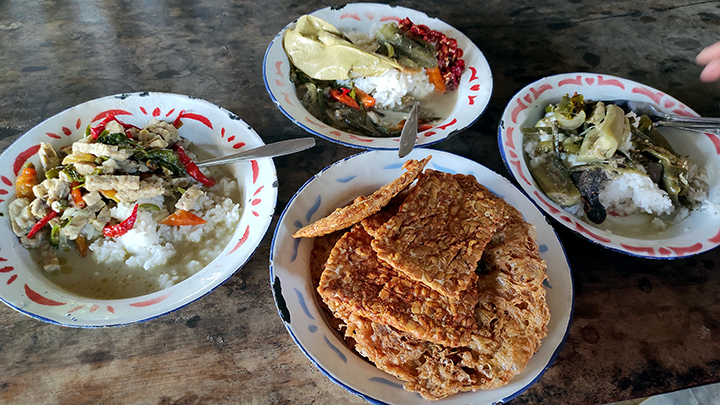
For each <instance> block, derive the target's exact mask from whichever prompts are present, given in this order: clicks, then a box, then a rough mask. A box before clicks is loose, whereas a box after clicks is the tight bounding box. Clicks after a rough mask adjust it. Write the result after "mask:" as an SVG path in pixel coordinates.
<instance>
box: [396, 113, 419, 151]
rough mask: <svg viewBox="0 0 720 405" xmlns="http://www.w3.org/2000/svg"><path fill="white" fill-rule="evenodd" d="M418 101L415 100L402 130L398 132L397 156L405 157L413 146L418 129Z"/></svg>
mask: <svg viewBox="0 0 720 405" xmlns="http://www.w3.org/2000/svg"><path fill="white" fill-rule="evenodd" d="M419 105H420V103H419V102H417V101H416V102H415V103H414V104H413V106H412V108H411V109H410V115H409V116H408V117H407V119H406V120H405V125H403V129H402V132H400V146H399V147H398V157H401V158H403V157H405V156H407V154H408V153H410V152H412V150H413V148H414V147H415V139H416V138H417V129H418V106H419Z"/></svg>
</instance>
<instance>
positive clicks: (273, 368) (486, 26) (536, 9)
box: [0, 0, 720, 404]
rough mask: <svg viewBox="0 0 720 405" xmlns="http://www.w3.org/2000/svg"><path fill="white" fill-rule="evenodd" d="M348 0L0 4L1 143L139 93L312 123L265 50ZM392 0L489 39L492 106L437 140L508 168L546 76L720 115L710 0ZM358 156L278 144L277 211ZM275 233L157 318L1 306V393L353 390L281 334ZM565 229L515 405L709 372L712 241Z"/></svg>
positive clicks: (153, 400)
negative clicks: (549, 354)
mask: <svg viewBox="0 0 720 405" xmlns="http://www.w3.org/2000/svg"><path fill="white" fill-rule="evenodd" d="M341 4H343V3H340V2H336V1H331V2H330V3H323V2H319V1H316V0H308V1H303V2H287V1H276V0H269V1H257V2H251V1H229V0H204V1H191V0H178V1H159V2H150V1H147V2H133V1H122V2H64V1H44V2H40V1H26V0H4V1H0V148H4V147H7V146H8V145H9V144H10V143H11V142H12V141H13V140H15V139H17V137H18V136H20V135H21V134H22V133H24V132H25V131H27V130H28V129H30V128H32V127H33V126H34V125H36V124H38V123H39V122H41V121H42V120H44V119H45V118H48V117H50V116H52V115H54V114H56V113H58V112H60V111H62V110H64V109H66V108H68V107H71V106H73V105H76V104H79V103H81V102H84V101H88V100H91V99H94V98H98V97H102V96H106V95H110V94H116V93H121V92H136V91H163V92H172V93H181V94H188V95H191V96H194V97H198V98H202V99H206V100H208V101H210V102H213V103H215V104H218V105H221V106H223V107H225V108H227V109H229V110H230V111H233V112H234V113H236V114H238V115H239V116H240V117H242V118H243V119H244V120H245V121H247V122H248V123H249V124H250V125H251V126H252V127H253V128H254V129H255V130H256V131H257V132H258V133H259V134H260V135H261V136H262V137H263V139H264V140H265V142H273V141H278V140H282V139H286V138H290V137H300V136H305V134H304V133H303V131H302V130H301V129H300V128H298V127H296V126H295V125H293V124H292V123H291V122H290V121H289V120H288V119H287V118H286V117H285V116H284V115H283V114H282V113H281V112H280V111H279V110H278V109H277V108H276V107H275V106H274V105H273V104H272V102H271V101H270V98H269V97H268V96H267V94H266V91H265V88H264V85H263V81H262V74H261V68H262V58H263V55H264V52H265V50H266V47H267V45H268V44H269V42H270V41H271V40H272V38H273V37H274V36H275V35H276V34H277V32H279V31H280V30H281V29H282V28H283V27H284V26H285V25H286V24H287V23H288V22H290V21H292V20H293V19H295V18H297V17H299V16H300V15H302V14H304V13H308V12H311V11H313V10H316V9H318V8H321V7H324V6H327V5H336V6H338V5H341ZM393 4H396V3H395V2H393ZM397 4H401V5H404V6H406V7H410V8H415V9H419V10H422V11H425V12H426V13H428V14H429V15H431V16H436V17H439V18H441V19H442V20H444V21H446V22H447V23H449V24H451V25H453V26H454V27H456V28H458V29H459V30H461V31H463V32H464V33H465V34H466V35H468V36H469V37H470V38H471V39H472V40H473V41H474V42H475V43H476V44H477V45H478V47H479V48H480V49H481V50H482V51H483V52H484V53H485V56H486V57H487V59H488V60H489V62H490V65H491V68H492V70H493V73H494V92H493V97H492V100H491V103H490V106H489V108H488V109H487V111H486V112H485V114H484V115H483V117H482V118H481V119H480V120H479V121H478V122H476V123H475V124H474V125H473V126H472V127H471V128H469V129H468V130H466V131H464V132H463V133H461V134H459V135H457V136H455V137H454V138H452V139H450V140H447V141H445V142H443V143H440V144H438V145H437V146H436V148H437V149H442V150H446V151H449V152H453V153H456V154H459V155H462V156H465V157H468V158H470V159H473V160H475V161H477V162H480V163H482V164H483V165H485V166H487V167H489V168H491V169H493V170H495V171H497V172H498V173H500V174H502V175H504V176H508V177H509V174H508V172H507V171H506V170H505V168H504V166H503V164H502V161H501V158H500V154H499V153H498V146H497V136H496V134H497V127H498V121H499V118H500V115H501V113H502V111H503V109H504V107H505V105H506V104H507V102H508V101H509V100H510V99H511V97H512V96H513V95H514V94H515V92H517V91H518V90H519V89H521V88H522V87H524V86H525V85H526V84H528V83H530V82H532V81H534V80H536V79H538V78H540V77H543V76H547V75H551V74H556V73H564V72H574V71H591V72H597V73H605V74H612V75H617V76H621V77H625V78H629V79H633V80H637V81H640V82H643V83H645V84H647V85H650V86H652V87H655V88H657V89H660V90H662V91H664V92H667V93H668V94H671V95H673V96H675V97H676V98H678V99H680V100H681V101H683V102H684V103H686V104H687V105H688V106H690V107H691V108H693V109H695V110H696V111H698V112H699V113H700V114H702V115H720V108H719V107H718V102H719V101H720V85H718V84H702V83H701V82H700V81H699V80H698V75H699V72H700V67H698V66H696V65H695V64H694V62H693V60H694V57H695V55H696V54H697V53H698V52H699V51H700V50H701V49H702V48H703V47H704V46H707V45H709V44H711V43H713V42H715V41H716V40H718V39H720V9H719V7H720V2H718V1H693V2H691V1H670V0H656V1H645V2H625V1H617V0H611V1H606V2H591V1H587V0H571V1H565V0H548V1H543V2H536V1H530V0H519V1H513V2H507V1H475V2H465V1H443V2H433V1H428V0H417V1H406V2H401V3H397ZM356 152H358V151H357V150H354V149H350V148H346V147H343V146H339V145H336V144H332V143H329V142H326V141H324V140H322V139H318V146H316V147H315V148H313V149H311V150H308V151H305V152H302V153H298V154H296V155H292V156H287V157H281V158H277V159H275V163H276V166H277V170H278V177H279V180H280V188H279V192H280V194H279V201H278V205H277V214H278V215H279V213H280V212H281V211H282V210H283V209H284V207H285V205H286V204H287V201H288V200H289V198H290V197H291V196H292V195H293V194H294V192H295V191H296V190H297V189H298V188H299V187H300V186H301V185H302V184H303V183H304V182H305V181H306V180H307V179H308V178H310V177H311V176H312V175H313V174H315V173H317V172H318V171H320V170H321V169H322V168H323V167H325V166H327V165H328V164H330V163H332V162H334V161H336V160H338V159H340V158H343V157H346V156H349V155H352V154H354V153H356ZM275 218H276V219H277V215H276V217H275ZM554 225H557V224H554ZM274 226H275V223H273V224H272V225H271V231H272V229H274ZM271 231H270V232H268V234H267V235H266V237H265V239H264V241H263V243H262V245H261V246H260V248H259V249H258V250H257V252H256V253H255V255H254V256H253V258H252V259H251V260H250V261H249V262H248V263H247V264H246V265H245V266H244V267H243V268H242V269H240V270H239V271H238V272H237V273H236V274H235V275H234V276H233V277H232V278H230V279H229V280H228V281H227V282H226V283H224V284H223V285H222V286H221V287H219V288H218V289H216V290H215V291H213V292H211V293H210V294H208V295H207V296H205V297H203V298H201V299H199V300H197V301H195V302H193V303H192V304H190V305H188V306H187V307H185V308H182V309H180V310H178V311H176V312H173V313H170V314H167V315H165V316H161V317H159V318H157V319H154V320H151V321H148V322H144V323H140V324H135V325H128V326H123V327H119V328H110V329H89V330H83V329H70V328H62V327H58V326H53V325H49V324H45V323H42V322H40V321H37V320H34V319H31V318H29V317H26V316H24V315H21V314H19V313H17V312H15V311H14V310H12V309H10V308H8V307H6V306H0V403H7V404H25V403H27V404H41V403H48V404H218V403H254V404H296V403H303V404H307V403H318V404H326V403H327V404H332V403H346V404H355V403H357V404H359V403H363V400H362V399H360V398H358V397H355V396H353V395H352V394H349V393H347V392H346V391H345V390H343V389H342V388H341V387H339V386H337V385H335V384H333V383H332V382H331V381H329V380H328V379H327V378H326V377H325V376H323V375H322V374H321V373H320V372H319V371H318V370H317V369H315V367H314V366H313V365H312V364H311V362H310V361H309V360H308V359H306V358H305V357H304V355H303V354H302V352H301V351H300V350H299V349H298V348H297V347H296V346H295V344H294V343H293V341H292V339H291V338H290V336H289V335H288V333H287V332H286V330H285V328H284V326H283V324H282V321H281V319H280V317H279V316H278V315H277V311H276V309H275V306H274V303H273V299H272V294H271V290H270V285H269V274H268V256H269V246H270V239H271V235H272V232H271ZM558 233H559V235H560V237H561V239H562V241H563V243H564V245H565V248H566V250H567V253H568V256H569V259H570V263H571V266H572V268H573V277H574V282H575V288H576V291H577V295H576V302H575V314H574V319H573V322H572V326H571V330H570V334H569V336H568V339H567V342H566V344H565V345H564V347H563V349H562V351H561V352H560V354H559V357H558V359H557V361H556V362H555V364H554V365H553V366H552V367H551V368H550V369H549V370H548V371H547V372H546V373H545V375H544V376H543V377H542V378H541V379H540V381H539V382H538V383H537V384H535V385H534V386H532V387H531V388H530V389H529V390H528V391H527V392H526V393H524V394H523V395H521V396H520V397H518V398H517V399H515V400H513V401H512V403H513V404H545V403H577V404H588V403H604V402H610V401H617V400H621V399H629V398H636V397H642V396H647V395H651V394H656V393H660V392H666V391H671V390H677V389H681V388H686V387H691V386H695V385H700V384H705V383H709V382H717V381H720V344H719V343H718V342H719V341H720V339H718V336H719V334H720V329H719V327H720V325H719V323H720V316H719V314H720V273H719V272H718V271H717V267H716V262H720V251H718V250H715V251H711V252H708V253H705V254H702V255H699V256H696V257H691V258H688V259H682V260H674V261H649V260H642V259H636V258H631V257H629V256H625V255H621V254H618V253H614V252H610V251H607V250H605V249H602V248H600V247H597V246H594V245H593V244H591V243H589V242H586V241H584V240H582V239H580V238H578V237H577V236H575V235H574V234H572V233H571V232H569V231H567V230H565V229H563V228H560V227H558Z"/></svg>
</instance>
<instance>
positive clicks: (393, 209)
mask: <svg viewBox="0 0 720 405" xmlns="http://www.w3.org/2000/svg"><path fill="white" fill-rule="evenodd" d="M408 194H410V192H409V190H404V191H402V192H401V193H399V194H398V195H396V196H395V197H394V198H393V199H392V200H390V202H389V203H387V205H386V206H384V207H383V208H382V209H381V210H380V211H378V212H376V213H375V214H372V215H370V216H369V217H367V218H365V219H363V220H362V221H361V222H360V223H361V224H362V226H363V228H365V231H366V232H367V233H369V234H370V236H372V237H373V238H374V237H375V232H377V230H378V229H380V227H382V226H383V225H384V224H385V223H386V222H387V221H388V220H389V219H390V218H392V217H394V216H395V215H397V213H398V211H400V206H401V205H402V203H403V202H405V199H406V198H407V196H408Z"/></svg>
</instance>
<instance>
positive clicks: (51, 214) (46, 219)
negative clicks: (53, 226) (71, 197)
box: [27, 210, 58, 239]
mask: <svg viewBox="0 0 720 405" xmlns="http://www.w3.org/2000/svg"><path fill="white" fill-rule="evenodd" d="M56 216H58V213H57V211H53V210H50V212H48V213H47V215H45V216H44V217H43V218H42V219H41V220H39V221H38V222H37V223H36V224H35V225H33V227H32V228H31V229H30V232H28V234H27V238H28V239H30V238H32V237H33V235H35V234H36V233H38V231H39V230H41V229H42V228H43V227H44V226H45V225H47V223H48V222H50V220H51V219H53V218H55V217H56Z"/></svg>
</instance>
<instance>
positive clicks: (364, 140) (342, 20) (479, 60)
mask: <svg viewBox="0 0 720 405" xmlns="http://www.w3.org/2000/svg"><path fill="white" fill-rule="evenodd" d="M310 16H314V17H317V18H320V19H322V20H324V21H326V22H327V23H330V24H331V25H333V26H334V27H335V28H337V29H338V30H339V31H340V32H342V33H343V35H345V36H346V37H348V38H350V39H351V40H352V41H353V43H354V44H356V45H358V46H362V43H363V41H364V40H366V39H367V38H369V37H372V35H373V33H374V32H375V31H376V30H377V29H378V28H379V27H380V26H381V25H383V24H386V23H388V22H398V21H400V20H402V19H404V18H409V19H410V20H411V21H412V22H413V23H415V24H422V25H426V26H428V27H429V28H430V29H432V30H436V31H439V32H441V33H442V34H444V35H446V36H448V37H451V38H454V39H456V40H457V46H458V48H460V49H462V51H463V56H462V59H463V60H464V62H465V69H464V71H463V73H462V76H461V77H460V83H459V85H458V86H457V89H456V90H454V91H447V92H446V93H445V94H442V95H441V97H432V94H430V93H432V92H433V85H432V84H430V83H429V82H428V79H427V77H426V75H425V73H422V72H420V73H418V74H404V73H400V72H399V71H397V70H395V69H392V70H391V71H390V72H387V73H386V74H385V75H382V76H374V77H373V76H368V77H360V78H355V79H353V81H354V85H355V87H357V88H361V89H363V90H365V91H366V92H368V93H371V94H372V96H373V97H374V98H375V100H376V101H377V105H380V106H383V105H384V106H390V105H393V104H397V103H399V100H400V99H401V98H402V97H403V96H405V95H412V96H413V97H415V98H417V99H421V107H422V106H423V105H424V104H423V103H426V105H427V106H428V109H429V110H431V111H434V112H436V113H437V116H438V120H436V122H434V123H433V124H432V128H429V129H426V130H421V131H420V132H419V133H418V136H417V142H416V145H417V146H419V147H423V146H429V145H432V144H435V143H437V142H441V141H443V140H444V139H446V138H448V137H449V136H452V135H454V134H457V133H459V132H461V131H463V130H465V129H466V128H468V127H469V126H471V125H472V124H473V123H474V122H475V121H476V120H477V119H478V118H479V117H480V116H481V115H482V113H483V112H484V111H485V109H486V107H487V105H488V103H489V101H490V95H491V94H492V87H493V79H492V73H491V71H490V66H489V64H488V62H487V60H486V59H485V56H484V55H483V53H482V52H481V51H480V49H478V47H477V46H476V45H475V44H474V43H473V42H472V41H471V40H470V39H469V38H468V37H467V36H465V35H464V34H463V33H462V32H460V31H458V30H457V29H455V28H453V27H452V26H450V25H448V24H446V23H445V22H443V21H441V20H439V19H437V18H431V17H429V16H427V15H426V14H424V13H422V12H420V11H416V10H412V9H409V8H405V7H400V6H390V5H387V4H374V3H357V4H355V3H353V4H347V5H345V6H343V7H340V8H334V7H327V8H323V9H320V10H317V11H315V12H313V13H310ZM295 24H296V22H291V23H290V24H288V25H287V26H286V27H285V28H284V29H283V30H282V31H281V32H280V33H278V34H277V36H275V38H274V39H273V41H272V42H271V43H270V45H269V46H268V49H267V51H266V53H265V57H264V60H263V78H264V81H265V87H266V89H267V91H268V94H269V95H270V98H271V99H272V101H273V103H274V104H275V105H276V106H277V107H278V108H279V109H280V111H281V112H282V113H283V114H284V115H285V116H286V117H288V118H289V119H290V120H291V121H292V122H293V123H295V124H296V125H298V126H299V127H301V128H302V129H304V130H305V131H307V132H309V133H311V134H314V135H317V136H319V137H322V138H325V139H327V140H329V141H332V142H336V143H340V144H342V145H345V146H350V147H355V148H362V149H398V145H399V140H400V139H399V136H394V137H374V136H366V135H360V134H357V133H351V132H346V131H343V130H340V129H337V128H334V127H333V126H330V125H328V124H327V123H325V122H323V121H321V120H319V119H318V118H316V117H315V116H313V115H312V114H310V113H309V112H308V111H307V110H306V109H305V108H304V107H303V105H302V103H301V102H300V100H299V99H298V96H297V94H296V91H295V85H294V83H293V82H292V81H291V79H290V70H291V63H290V61H289V59H288V56H287V54H286V53H285V50H284V49H283V37H284V35H285V32H286V31H287V30H288V29H291V28H293V27H294V26H295ZM428 95H430V97H428ZM426 101H427V102H426Z"/></svg>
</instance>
